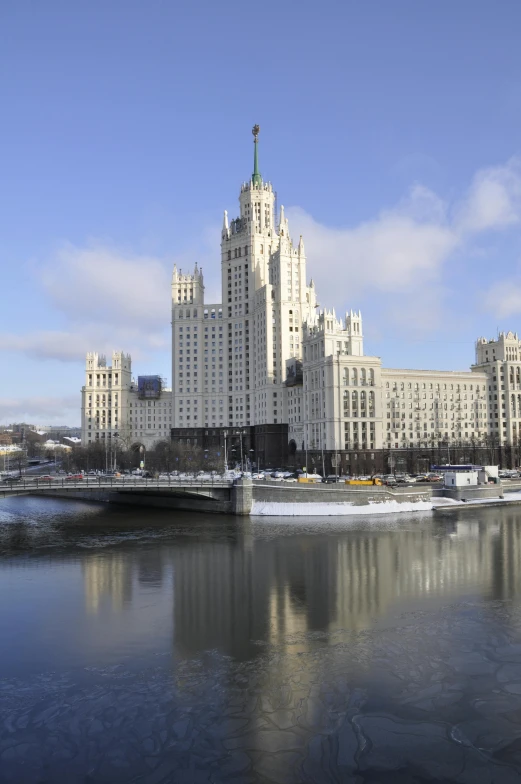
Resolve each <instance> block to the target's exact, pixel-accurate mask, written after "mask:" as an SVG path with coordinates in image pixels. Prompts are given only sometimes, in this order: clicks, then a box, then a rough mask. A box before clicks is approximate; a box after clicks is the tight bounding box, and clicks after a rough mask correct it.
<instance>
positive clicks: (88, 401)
mask: <svg viewBox="0 0 521 784" xmlns="http://www.w3.org/2000/svg"><path fill="white" fill-rule="evenodd" d="M81 401H82V402H81V441H82V443H83V444H84V445H88V444H91V443H95V442H102V443H104V444H105V443H107V442H108V441H110V442H111V443H113V442H114V440H115V439H118V440H119V443H120V444H121V445H122V446H123V447H124V448H132V447H138V446H144V447H145V448H146V449H149V448H150V447H152V446H153V445H154V444H155V443H156V442H157V441H161V440H165V439H169V438H170V429H171V426H172V390H170V389H166V388H165V387H164V385H163V381H162V379H161V378H160V377H159V376H140V377H138V380H137V381H135V380H134V379H133V378H132V361H131V358H130V355H129V354H124V353H123V352H121V351H115V352H113V354H112V364H111V365H107V359H106V357H105V356H103V355H101V354H96V353H89V354H87V362H86V369H85V385H84V386H83V388H82V391H81Z"/></svg>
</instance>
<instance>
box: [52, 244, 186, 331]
mask: <svg viewBox="0 0 521 784" xmlns="http://www.w3.org/2000/svg"><path fill="white" fill-rule="evenodd" d="M171 274H172V271H171V269H169V266H167V262H166V261H164V260H161V259H157V258H153V257H150V256H136V255H133V254H130V253H125V252H121V251H118V250H116V249H111V248H107V247H104V246H102V245H101V244H96V243H93V244H92V245H90V246H89V247H87V248H77V247H75V246H73V245H71V244H69V243H67V244H65V245H63V246H62V247H61V248H60V250H59V251H58V253H57V256H56V258H55V259H53V260H52V261H51V262H50V263H49V264H48V265H47V266H46V267H44V269H43V271H42V274H41V277H42V282H43V286H44V289H45V291H46V293H47V295H48V296H49V298H50V299H51V301H52V302H53V304H54V305H55V307H57V308H58V309H59V310H60V311H61V312H62V313H64V314H66V315H67V316H68V317H69V318H70V319H71V321H73V322H85V321H88V322H93V321H98V322H100V323H102V324H114V325H119V326H121V325H127V324H128V325H133V324H140V325H141V326H142V327H143V328H146V329H158V328H159V329H162V328H163V327H164V325H165V324H167V323H168V322H169V321H170V296H169V294H170V281H171Z"/></svg>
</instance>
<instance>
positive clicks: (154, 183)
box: [0, 0, 521, 425]
mask: <svg viewBox="0 0 521 784" xmlns="http://www.w3.org/2000/svg"><path fill="white" fill-rule="evenodd" d="M0 28H1V43H0V94H1V95H2V109H3V111H2V123H1V125H0V138H1V143H2V151H3V155H2V158H3V162H2V168H1V176H2V188H1V189H0V200H1V203H0V232H1V233H0V236H1V239H2V241H1V242H0V268H1V279H0V291H1V293H2V297H1V303H2V305H1V308H0V333H1V334H0V422H10V421H14V420H20V419H22V418H24V419H26V420H29V421H34V422H37V423H41V424H45V423H47V422H49V423H50V422H54V423H62V422H63V423H69V424H71V425H72V424H76V423H79V406H80V396H79V390H80V387H81V385H82V383H83V365H84V353H85V351H86V350H88V349H91V350H99V351H104V350H105V351H109V350H112V348H114V349H119V348H121V349H124V350H126V351H130V352H131V353H132V355H133V358H134V369H135V371H136V374H137V373H138V372H140V373H156V372H160V373H162V374H164V375H165V376H166V377H167V378H168V379H169V380H170V376H171V370H170V360H169V320H170V319H169V298H170V290H169V283H170V276H171V269H172V266H173V264H174V263H175V262H177V263H178V265H180V266H182V267H183V268H189V267H192V266H193V264H194V263H195V261H198V262H199V263H200V265H202V266H203V269H204V272H205V283H206V286H207V293H208V296H209V297H212V298H213V297H214V296H215V293H216V292H217V284H218V280H219V258H220V256H219V228H220V225H221V220H222V211H223V209H225V208H226V209H228V211H229V212H230V214H231V215H233V214H235V211H236V210H237V197H238V192H239V187H240V183H241V182H242V180H244V179H246V178H248V177H249V176H250V173H251V168H252V143H251V141H252V137H251V133H250V130H251V126H252V125H253V123H255V122H258V123H259V124H260V125H261V143H260V162H261V171H262V174H263V176H264V178H265V179H270V180H271V181H272V182H273V184H274V186H275V188H276V190H277V192H278V200H279V204H281V203H282V204H284V205H285V207H286V210H287V213H288V215H289V217H290V229H291V231H292V234H293V237H294V238H298V234H300V233H302V234H303V235H304V240H305V243H306V251H307V254H308V274H309V276H312V277H313V278H314V279H315V282H316V285H317V289H318V294H319V301H320V303H321V304H322V305H327V306H331V307H332V306H334V307H335V308H336V310H337V313H342V311H343V310H344V309H345V308H346V307H352V308H356V309H358V308H360V309H361V310H362V314H363V317H364V333H365V350H366V353H372V354H377V355H379V356H381V357H382V359H383V362H384V364H385V365H386V366H394V367H434V368H447V369H462V368H467V367H468V366H469V364H470V363H471V362H472V361H473V356H474V347H473V344H474V340H475V338H476V337H478V336H479V335H485V336H487V337H491V336H493V335H495V334H496V331H497V329H498V328H499V329H513V330H518V325H519V321H520V314H521V266H520V261H521V228H520V227H521V163H520V160H521V137H520V135H519V128H520V127H521V47H520V46H519V30H520V29H521V4H520V3H519V2H518V1H517V0H496V2H492V0H490V1H489V2H484V1H483V0H459V1H458V2H457V3H455V2H453V0H450V2H449V1H448V0H439V1H438V2H436V3H432V2H431V3H428V2H417V0H392V2H390V1H389V0H381V1H377V0H374V1H373V0H367V2H352V1H351V0H343V1H342V2H328V0H326V2H323V3H321V4H317V3H311V2H307V1H304V2H299V3H296V2H293V3H285V2H270V0H268V1H267V2H264V3H262V4H259V3H243V2H241V3H239V2H228V3H224V4H218V3H210V2H191V3H184V4H182V3H172V2H166V0H164V1H162V2H159V1H158V0H148V2H147V3H143V2H141V1H140V2H135V0H103V1H102V0H94V1H93V2H89V3H70V2H66V0H60V1H58V0H46V1H45V2H44V3H36V2H34V1H33V2H26V1H25V0H17V2H16V3H4V4H3V6H2V9H1V10H0Z"/></svg>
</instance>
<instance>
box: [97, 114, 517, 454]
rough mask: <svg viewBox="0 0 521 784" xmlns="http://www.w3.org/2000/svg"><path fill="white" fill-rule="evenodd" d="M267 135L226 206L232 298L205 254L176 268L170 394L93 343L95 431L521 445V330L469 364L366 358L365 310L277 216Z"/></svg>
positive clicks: (259, 440) (323, 446)
mask: <svg viewBox="0 0 521 784" xmlns="http://www.w3.org/2000/svg"><path fill="white" fill-rule="evenodd" d="M257 134H258V127H256V128H255V129H254V170H253V174H252V176H251V178H250V180H249V181H247V182H244V183H243V184H242V186H241V188H240V193H239V214H238V216H237V217H236V218H233V219H231V220H230V219H229V217H228V213H227V212H226V211H225V212H224V218H223V225H222V231H221V254H220V255H221V287H222V296H221V302H219V303H213V304H207V303H205V296H204V277H203V271H202V270H201V269H200V268H199V267H198V265H195V269H194V270H193V272H190V273H188V274H186V273H183V272H182V271H181V270H178V269H177V268H176V267H174V271H173V276H172V287H171V301H172V391H171V393H170V391H169V390H163V391H162V393H161V399H160V400H158V401H155V402H153V403H151V401H139V399H138V396H137V389H136V385H135V383H134V382H133V381H132V379H131V374H130V357H129V356H128V355H125V354H122V353H121V352H116V353H114V355H113V361H112V366H110V367H108V366H107V365H106V361H105V359H104V358H103V357H99V356H98V355H96V354H89V355H88V356H87V370H86V373H87V380H86V385H85V387H84V390H83V402H82V439H83V442H84V443H88V442H89V441H91V440H94V439H100V438H112V437H113V433H114V431H115V429H116V428H118V429H119V431H125V432H126V433H127V434H128V440H129V441H132V440H136V441H137V440H139V441H141V442H142V443H143V444H144V445H145V446H149V445H152V444H153V443H154V442H155V441H157V440H158V439H161V438H164V437H165V435H167V431H168V430H169V427H171V428H172V430H171V435H172V437H174V438H180V439H182V440H185V439H186V440H187V441H190V442H191V443H194V444H195V443H198V444H201V445H203V444H206V443H207V442H208V433H212V434H213V436H212V438H213V439H214V440H215V439H217V441H218V442H219V443H224V438H225V433H226V437H228V438H230V439H231V438H232V437H233V436H234V434H235V435H236V436H237V437H238V438H240V439H242V438H243V436H244V434H245V433H246V432H247V437H248V452H255V453H259V452H261V453H262V455H263V457H264V459H265V460H266V461H267V462H274V463H279V464H280V463H282V462H283V461H284V460H285V457H286V450H287V452H288V454H289V456H290V457H291V456H292V455H296V454H297V453H298V454H299V456H300V455H301V454H303V453H304V452H308V451H315V452H319V453H321V454H323V453H327V454H329V455H335V460H336V455H337V454H338V453H341V454H343V455H344V459H343V463H342V465H343V466H349V465H351V467H352V466H353V461H352V459H351V457H355V458H356V455H357V453H359V452H360V451H363V452H366V453H367V456H369V455H370V454H371V455H372V457H371V458H370V460H371V461H372V463H373V464H374V454H373V453H374V452H377V451H381V452H384V451H387V452H391V451H392V450H403V449H411V448H417V449H424V450H427V449H434V447H435V446H438V448H439V445H440V444H442V443H443V444H447V445H450V444H451V443H466V444H472V445H476V444H489V445H490V444H491V443H493V444H497V445H498V446H501V445H510V446H511V447H513V446H514V445H519V446H520V449H521V438H520V436H521V343H520V341H519V339H518V336H517V334H514V333H512V332H509V333H506V334H505V333H501V334H500V335H499V336H498V337H497V339H495V340H490V341H489V340H486V339H485V338H480V339H479V340H478V341H477V344H476V359H475V364H474V365H472V367H471V368H470V369H469V370H465V371H461V372H454V371H434V370H425V371H424V370H409V369H403V370H400V369H389V368H384V367H382V361H381V359H380V358H379V357H375V356H366V355H365V354H364V345H363V331H362V316H361V313H360V312H357V311H353V310H350V311H349V312H348V313H346V314H345V316H344V317H343V318H338V317H337V315H336V314H335V311H334V310H330V309H327V308H326V309H323V310H319V309H318V305H317V296H316V292H315V286H314V283H313V280H309V282H308V280H307V271H306V263H307V260H306V253H305V247H304V240H303V238H302V237H300V238H299V240H298V242H297V243H295V244H294V243H293V241H292V239H291V236H290V230H289V223H288V219H287V218H286V216H285V212H284V207H282V206H281V207H280V211H279V214H278V215H277V207H276V194H275V191H274V189H273V187H272V185H271V183H270V182H265V181H264V180H263V179H262V176H261V174H260V172H259V165H258V139H257ZM103 385H104V386H103ZM161 414H162V416H161ZM154 416H155V417H156V418H155V421H154ZM216 434H217V435H216ZM270 438H272V440H273V444H272V445H270V444H268V441H269V440H270ZM281 438H282V439H283V440H284V439H285V443H284V447H283V448H282V449H280V447H279V443H280V439H281ZM210 440H211V439H210ZM261 444H262V446H261ZM205 448H206V447H205ZM279 449H280V460H277V459H276V458H274V457H273V456H274V454H275V452H277V450H279ZM258 456H259V455H258V454H256V457H255V461H256V458H257V457H258ZM268 456H269V457H268ZM295 459H297V458H295ZM368 460H369V457H368ZM391 463H392V458H391ZM331 464H332V460H331ZM355 464H356V461H355Z"/></svg>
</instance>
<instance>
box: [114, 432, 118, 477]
mask: <svg viewBox="0 0 521 784" xmlns="http://www.w3.org/2000/svg"><path fill="white" fill-rule="evenodd" d="M114 438H115V439H118V438H119V433H118V431H117V430H116V431H115V432H114ZM113 443H114V466H113V470H114V471H115V470H116V458H117V451H118V442H117V440H116V441H114V442H113Z"/></svg>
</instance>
